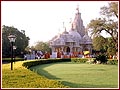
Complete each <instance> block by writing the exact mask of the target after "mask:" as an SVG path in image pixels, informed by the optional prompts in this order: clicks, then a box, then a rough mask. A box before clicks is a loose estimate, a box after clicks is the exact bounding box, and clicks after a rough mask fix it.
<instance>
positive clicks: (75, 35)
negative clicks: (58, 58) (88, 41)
mask: <svg viewBox="0 0 120 90" xmlns="http://www.w3.org/2000/svg"><path fill="white" fill-rule="evenodd" d="M69 34H70V35H72V37H73V38H74V39H79V40H80V39H81V36H80V34H79V33H78V32H77V31H76V30H70V32H69Z"/></svg>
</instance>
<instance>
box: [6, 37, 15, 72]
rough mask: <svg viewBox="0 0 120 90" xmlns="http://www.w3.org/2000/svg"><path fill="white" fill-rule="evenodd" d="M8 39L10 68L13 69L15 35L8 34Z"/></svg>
mask: <svg viewBox="0 0 120 90" xmlns="http://www.w3.org/2000/svg"><path fill="white" fill-rule="evenodd" d="M8 39H9V40H10V42H11V45H12V47H11V70H13V43H14V42H15V39H16V36H15V35H9V36H8Z"/></svg>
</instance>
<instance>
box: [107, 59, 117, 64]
mask: <svg viewBox="0 0 120 90" xmlns="http://www.w3.org/2000/svg"><path fill="white" fill-rule="evenodd" d="M107 64H110V65H117V64H118V60H117V59H108V61H107Z"/></svg>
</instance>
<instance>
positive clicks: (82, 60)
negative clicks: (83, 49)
mask: <svg viewBox="0 0 120 90" xmlns="http://www.w3.org/2000/svg"><path fill="white" fill-rule="evenodd" d="M95 60H96V59H95V58H71V61H72V62H76V63H94V61H95ZM107 64H110V65H114V64H118V60H117V59H107Z"/></svg>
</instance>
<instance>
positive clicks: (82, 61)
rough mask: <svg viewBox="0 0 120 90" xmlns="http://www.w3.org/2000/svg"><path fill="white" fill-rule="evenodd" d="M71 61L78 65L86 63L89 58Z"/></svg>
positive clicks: (72, 59)
mask: <svg viewBox="0 0 120 90" xmlns="http://www.w3.org/2000/svg"><path fill="white" fill-rule="evenodd" d="M71 61H72V62H77V63H86V61H88V58H71Z"/></svg>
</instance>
